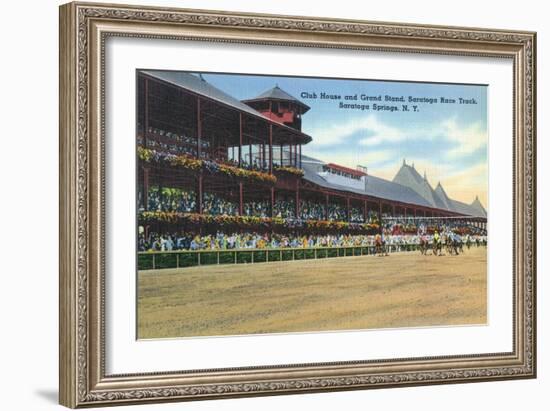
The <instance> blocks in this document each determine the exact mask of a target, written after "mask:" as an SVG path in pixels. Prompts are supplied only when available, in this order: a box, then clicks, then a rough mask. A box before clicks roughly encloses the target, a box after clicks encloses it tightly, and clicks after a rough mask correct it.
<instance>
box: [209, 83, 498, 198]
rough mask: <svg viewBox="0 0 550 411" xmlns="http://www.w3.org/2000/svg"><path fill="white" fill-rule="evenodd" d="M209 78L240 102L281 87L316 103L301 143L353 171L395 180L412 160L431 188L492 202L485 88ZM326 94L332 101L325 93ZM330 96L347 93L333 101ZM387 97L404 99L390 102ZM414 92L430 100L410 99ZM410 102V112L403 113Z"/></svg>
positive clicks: (306, 116) (307, 150)
mask: <svg viewBox="0 0 550 411" xmlns="http://www.w3.org/2000/svg"><path fill="white" fill-rule="evenodd" d="M203 76H204V78H205V80H206V81H208V82H209V83H211V84H212V85H213V86H215V87H217V88H219V89H221V90H223V91H224V92H226V93H228V94H230V95H232V96H233V97H235V98H238V99H239V100H244V99H249V98H254V97H256V96H257V95H259V94H260V93H262V92H264V91H266V90H268V89H270V88H272V87H274V86H275V85H277V86H279V87H280V88H281V89H282V90H284V91H286V92H287V93H289V94H290V95H292V96H294V97H295V98H297V99H299V100H301V101H302V102H304V103H305V104H307V105H308V106H309V107H311V109H310V110H309V111H308V112H307V113H305V114H304V115H303V117H302V131H303V132H304V133H306V134H309V135H310V136H311V137H312V139H313V140H312V142H311V143H309V144H307V145H304V146H303V147H302V153H303V154H305V155H308V156H311V157H314V158H317V159H320V160H323V161H325V162H332V163H337V164H341V165H344V166H347V167H351V168H355V167H356V166H357V165H363V166H366V167H367V168H368V173H369V174H372V175H374V176H377V177H382V178H385V179H388V180H392V179H393V177H394V176H395V174H396V173H397V171H398V170H399V168H400V167H401V165H402V164H403V160H405V161H406V162H407V164H414V166H415V168H416V170H417V171H418V172H419V173H420V174H422V175H423V174H424V172H426V175H427V178H428V181H429V183H430V184H431V185H432V187H434V188H435V187H436V185H437V183H438V182H441V185H442V186H443V188H444V189H445V191H446V192H447V194H448V195H449V197H451V198H453V199H455V200H459V201H463V202H465V203H468V204H469V203H471V202H472V201H473V200H474V199H475V197H476V196H479V199H480V201H481V202H482V204H483V205H484V206H485V207H486V206H487V184H488V175H487V141H488V138H487V137H488V129H487V86H485V85H459V84H435V83H411V82H388V81H374V80H364V79H361V80H349V79H326V78H302V77H280V76H257V75H234V74H208V73H203ZM322 93H325V98H321V97H322ZM329 95H330V96H335V97H340V98H339V99H338V98H328V96H329ZM346 96H350V97H351V99H347V98H346ZM361 96H366V97H376V98H378V97H379V96H380V97H381V98H382V101H376V100H361ZM386 96H389V97H392V98H397V99H400V98H403V99H404V100H405V101H386V100H385V99H386ZM366 97H363V98H366ZM409 97H412V98H416V99H423V100H421V101H419V100H417V101H409ZM354 98H357V100H355V99H354ZM441 98H444V99H445V102H443V101H442V100H441ZM460 98H462V99H463V100H464V102H463V103H461V101H460V100H459V99H460ZM472 99H473V100H472ZM434 100H435V102H434ZM453 100H454V102H452V101H453ZM430 101H432V102H431V103H430ZM466 101H469V102H470V103H469V104H467V103H466ZM341 104H344V105H346V104H347V105H353V104H355V105H356V106H363V107H362V109H358V108H353V107H349V106H344V107H341ZM374 104H376V105H377V106H378V109H375V107H374ZM366 105H368V106H369V107H368V109H366V107H364V106H366ZM403 105H406V106H407V108H408V111H404V110H403ZM380 106H382V109H380ZM384 106H386V107H392V106H395V107H396V109H393V111H392V109H384ZM413 106H416V107H413Z"/></svg>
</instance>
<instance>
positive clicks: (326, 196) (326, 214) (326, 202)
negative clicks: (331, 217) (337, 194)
mask: <svg viewBox="0 0 550 411" xmlns="http://www.w3.org/2000/svg"><path fill="white" fill-rule="evenodd" d="M328 203H329V195H328V193H325V220H326V221H328Z"/></svg>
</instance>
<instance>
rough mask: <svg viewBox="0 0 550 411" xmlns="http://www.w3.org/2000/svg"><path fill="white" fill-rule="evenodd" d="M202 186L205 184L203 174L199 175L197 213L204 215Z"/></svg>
mask: <svg viewBox="0 0 550 411" xmlns="http://www.w3.org/2000/svg"><path fill="white" fill-rule="evenodd" d="M202 184H203V177H202V172H201V173H200V174H199V181H198V187H197V212H198V213H199V214H202V189H203V187H202Z"/></svg>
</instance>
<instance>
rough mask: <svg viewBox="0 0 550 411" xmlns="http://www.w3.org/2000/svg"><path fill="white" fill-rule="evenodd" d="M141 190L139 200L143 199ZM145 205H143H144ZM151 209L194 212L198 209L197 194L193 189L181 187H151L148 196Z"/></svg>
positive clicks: (148, 205) (148, 204)
mask: <svg viewBox="0 0 550 411" xmlns="http://www.w3.org/2000/svg"><path fill="white" fill-rule="evenodd" d="M141 196H142V193H141V191H140V193H139V197H140V198H138V202H139V204H140V205H142V204H143V202H142V201H141ZM142 207H143V206H142ZM147 207H148V210H149V211H177V212H180V213H192V212H195V211H196V209H197V195H196V193H195V191H193V190H182V189H179V188H168V187H150V188H149V193H148V197H147Z"/></svg>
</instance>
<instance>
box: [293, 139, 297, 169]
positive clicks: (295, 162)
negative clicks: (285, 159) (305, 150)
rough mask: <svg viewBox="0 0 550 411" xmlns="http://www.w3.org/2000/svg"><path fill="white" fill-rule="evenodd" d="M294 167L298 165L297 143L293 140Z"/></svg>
mask: <svg viewBox="0 0 550 411" xmlns="http://www.w3.org/2000/svg"><path fill="white" fill-rule="evenodd" d="M294 167H298V145H297V144H296V142H294Z"/></svg>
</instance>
